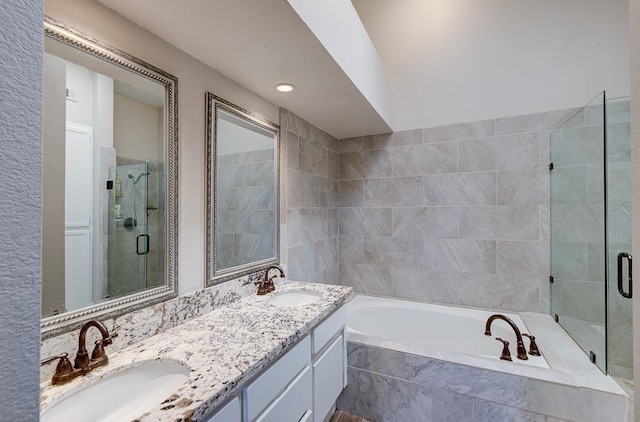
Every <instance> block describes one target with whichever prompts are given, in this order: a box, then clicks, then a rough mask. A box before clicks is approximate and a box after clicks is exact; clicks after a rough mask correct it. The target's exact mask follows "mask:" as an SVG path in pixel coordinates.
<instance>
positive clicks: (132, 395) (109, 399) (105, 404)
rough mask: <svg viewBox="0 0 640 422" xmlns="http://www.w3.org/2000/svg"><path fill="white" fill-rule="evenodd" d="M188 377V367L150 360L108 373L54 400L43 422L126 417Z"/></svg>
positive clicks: (161, 398)
mask: <svg viewBox="0 0 640 422" xmlns="http://www.w3.org/2000/svg"><path fill="white" fill-rule="evenodd" d="M188 378H189V368H187V367H185V366H183V365H180V364H177V363H172V362H155V361H154V362H149V363H146V364H143V365H142V366H136V367H131V368H127V369H125V370H123V371H120V372H117V373H114V374H113V375H107V376H106V377H105V378H102V379H101V380H99V381H96V382H94V383H93V384H91V385H89V386H87V387H84V388H82V389H81V390H78V391H77V392H75V393H73V394H72V395H70V396H69V397H66V398H65V399H63V400H62V401H61V402H60V403H57V404H55V405H54V406H52V407H51V408H50V409H48V410H47V411H45V412H44V413H43V414H42V415H41V416H40V421H41V422H58V421H60V422H62V421H65V422H68V421H75V422H82V421H87V422H100V421H104V422H107V421H126V420H132V419H135V418H136V417H139V416H141V415H142V414H144V413H145V412H147V411H149V410H151V409H153V408H154V407H156V406H158V405H160V403H162V402H163V401H164V400H165V399H166V398H167V397H169V396H171V394H172V393H173V392H175V391H176V390H177V389H178V387H180V386H181V385H182V384H184V382H185V381H187V379H188Z"/></svg>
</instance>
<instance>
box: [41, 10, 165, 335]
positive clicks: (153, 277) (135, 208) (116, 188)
mask: <svg viewBox="0 0 640 422" xmlns="http://www.w3.org/2000/svg"><path fill="white" fill-rule="evenodd" d="M45 33H46V35H47V36H46V37H45V55H44V56H45V57H44V87H45V89H44V136H43V151H44V168H43V172H44V177H43V179H44V181H43V191H44V199H43V250H42V266H43V275H42V317H43V329H44V328H50V327H54V326H58V327H59V326H60V323H61V322H63V325H65V326H67V325H70V324H72V323H74V322H77V321H76V319H74V317H76V316H77V317H78V318H82V317H84V316H86V315H93V316H94V317H95V312H103V313H104V312H110V310H111V309H113V308H116V307H117V308H118V309H119V310H122V309H124V306H123V305H124V304H125V303H126V304H127V306H129V305H130V306H141V305H142V304H148V303H149V302H150V301H158V300H165V299H166V298H167V297H169V296H175V293H176V291H177V290H176V286H175V280H174V274H173V273H174V263H173V260H174V258H173V257H174V254H175V251H174V245H173V242H170V241H168V240H169V239H171V238H173V236H174V235H175V232H174V231H175V229H174V227H175V223H174V220H175V217H176V216H175V213H173V212H172V210H173V208H174V206H175V205H174V202H175V197H174V196H175V185H174V182H173V180H174V179H175V178H174V177H173V176H174V175H175V171H176V167H175V139H176V133H175V121H174V119H175V110H174V107H175V90H176V83H177V81H176V79H175V77H173V76H171V75H169V74H166V73H165V72H162V71H160V70H159V69H155V68H153V67H152V66H150V65H147V64H145V63H143V62H141V61H139V60H138V59H135V58H133V57H130V56H127V55H125V54H124V53H121V52H117V51H115V50H113V49H110V48H109V47H108V46H105V45H104V44H101V43H99V42H98V41H95V40H92V39H89V38H87V37H86V36H81V35H80V34H78V33H76V32H74V31H73V30H71V29H68V28H64V27H62V26H61V25H59V24H56V23H54V22H51V21H47V22H45ZM45 331H46V330H45Z"/></svg>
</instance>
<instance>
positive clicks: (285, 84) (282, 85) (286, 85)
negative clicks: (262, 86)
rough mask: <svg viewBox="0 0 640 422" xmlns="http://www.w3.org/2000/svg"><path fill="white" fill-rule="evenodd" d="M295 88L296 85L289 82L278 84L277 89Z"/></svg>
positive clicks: (290, 89) (289, 89)
mask: <svg viewBox="0 0 640 422" xmlns="http://www.w3.org/2000/svg"><path fill="white" fill-rule="evenodd" d="M294 88H295V86H293V84H289V83H281V84H278V85H276V89H277V90H278V91H280V92H291V91H293V90H294Z"/></svg>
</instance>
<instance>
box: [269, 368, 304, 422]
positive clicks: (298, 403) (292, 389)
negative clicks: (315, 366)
mask: <svg viewBox="0 0 640 422" xmlns="http://www.w3.org/2000/svg"><path fill="white" fill-rule="evenodd" d="M311 386H312V379H311V367H309V366H307V368H306V369H305V370H304V371H302V373H301V374H300V375H298V377H297V378H296V379H295V380H294V381H293V382H292V383H291V384H290V385H289V387H287V389H286V390H285V391H284V392H283V393H282V395H281V396H280V397H278V398H277V399H276V401H274V402H273V403H272V404H271V406H269V408H268V409H267V410H265V411H264V413H263V414H262V415H260V417H259V418H258V419H257V420H256V422H299V421H300V420H304V419H305V418H306V419H308V418H309V413H310V411H311V409H312V406H313V402H312V400H311V397H312V390H311Z"/></svg>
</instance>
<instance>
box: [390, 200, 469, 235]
mask: <svg viewBox="0 0 640 422" xmlns="http://www.w3.org/2000/svg"><path fill="white" fill-rule="evenodd" d="M393 235H394V236H402V237H412V236H413V237H424V238H443V239H455V238H457V237H458V208H455V207H402V208H393Z"/></svg>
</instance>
